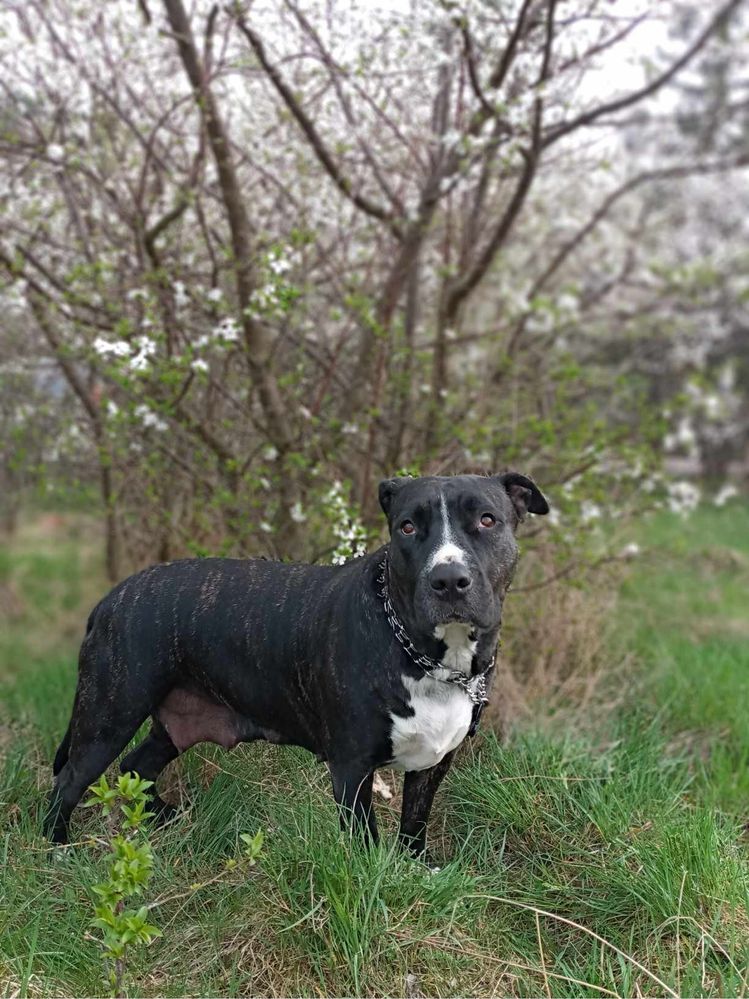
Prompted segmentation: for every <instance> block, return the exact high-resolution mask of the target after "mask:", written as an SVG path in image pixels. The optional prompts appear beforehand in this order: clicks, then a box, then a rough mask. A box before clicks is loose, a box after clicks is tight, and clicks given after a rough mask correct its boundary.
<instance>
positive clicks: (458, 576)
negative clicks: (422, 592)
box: [429, 562, 471, 597]
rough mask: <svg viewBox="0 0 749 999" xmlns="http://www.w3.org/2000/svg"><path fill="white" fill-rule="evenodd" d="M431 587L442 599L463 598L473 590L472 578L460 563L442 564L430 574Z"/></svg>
mask: <svg viewBox="0 0 749 999" xmlns="http://www.w3.org/2000/svg"><path fill="white" fill-rule="evenodd" d="M429 585H430V586H431V587H432V589H433V590H434V591H435V593H438V594H439V595H440V596H441V597H462V596H463V594H464V593H467V592H468V590H470V588H471V577H470V576H469V575H468V569H466V567H465V566H464V565H462V564H461V563H460V562H442V563H441V564H440V565H436V566H435V567H434V568H433V569H432V571H431V572H430V573H429Z"/></svg>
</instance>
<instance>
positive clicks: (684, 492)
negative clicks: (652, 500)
mask: <svg viewBox="0 0 749 999" xmlns="http://www.w3.org/2000/svg"><path fill="white" fill-rule="evenodd" d="M699 502H700V490H699V488H698V487H697V486H696V485H694V483H693V482H686V481H681V482H671V483H669V485H668V499H667V503H668V508H669V510H671V512H672V513H679V514H681V515H682V516H687V515H688V514H690V513H691V512H692V511H693V510H694V509H696V507H697V505H698V503H699Z"/></svg>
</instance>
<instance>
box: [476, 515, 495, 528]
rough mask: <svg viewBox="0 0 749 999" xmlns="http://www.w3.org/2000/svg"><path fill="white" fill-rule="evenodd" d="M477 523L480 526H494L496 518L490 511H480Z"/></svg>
mask: <svg viewBox="0 0 749 999" xmlns="http://www.w3.org/2000/svg"><path fill="white" fill-rule="evenodd" d="M479 523H480V524H481V526H482V527H494V525H495V524H496V523H497V518H496V517H495V516H494V514H492V513H482V514H481V520H480V521H479Z"/></svg>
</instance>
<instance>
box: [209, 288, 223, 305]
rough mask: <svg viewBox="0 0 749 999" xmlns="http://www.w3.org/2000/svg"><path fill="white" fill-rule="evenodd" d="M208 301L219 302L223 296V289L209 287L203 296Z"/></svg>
mask: <svg viewBox="0 0 749 999" xmlns="http://www.w3.org/2000/svg"><path fill="white" fill-rule="evenodd" d="M205 297H206V298H207V299H208V301H209V302H220V301H221V299H222V298H223V297H224V293H223V291H221V289H220V288H211V290H210V291H207V292H206V296H205Z"/></svg>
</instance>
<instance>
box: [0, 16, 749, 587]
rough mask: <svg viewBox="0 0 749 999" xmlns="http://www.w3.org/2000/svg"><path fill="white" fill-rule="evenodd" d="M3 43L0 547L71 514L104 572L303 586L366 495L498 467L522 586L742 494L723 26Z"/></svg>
mask: <svg viewBox="0 0 749 999" xmlns="http://www.w3.org/2000/svg"><path fill="white" fill-rule="evenodd" d="M0 23H1V25H2V32H1V34H0V65H2V77H3V86H2V92H1V93H0V157H1V158H2V163H3V170H2V179H0V204H1V205H2V217H3V225H2V235H1V236H0V303H1V305H2V319H0V324H1V325H0V382H1V384H2V396H1V400H2V401H1V402H0V426H2V438H1V439H2V448H3V452H4V454H3V463H2V471H1V472H0V474H1V475H2V482H1V483H0V504H1V505H2V521H3V525H4V528H5V530H6V531H8V532H12V530H13V528H14V524H15V522H16V520H17V517H18V514H19V511H21V510H22V509H23V508H24V506H25V505H32V506H35V507H39V506H41V507H44V508H47V509H56V510H59V509H62V508H68V509H69V508H73V509H80V508H84V509H85V510H87V511H92V510H97V511H100V512H101V519H102V522H103V523H104V524H105V531H104V538H105V540H104V548H105V552H106V565H107V571H108V575H109V577H110V578H111V579H112V580H114V579H116V578H119V577H121V576H122V575H124V574H125V573H126V572H127V571H129V570H132V569H134V568H137V567H139V566H141V565H143V564H145V563H147V562H149V561H153V560H155V559H168V558H171V557H175V556H179V555H181V554H190V553H193V554H203V553H213V554H220V553H234V554H249V553H264V554H268V555H271V556H276V557H284V558H287V557H290V558H297V559H312V560H317V559H330V558H331V557H334V556H335V557H341V556H342V555H345V554H346V553H347V547H348V549H349V550H350V551H353V550H355V548H356V546H357V545H358V546H359V547H361V545H362V544H366V543H370V544H372V543H374V542H375V541H376V540H377V538H378V537H379V536H380V534H381V529H382V528H381V523H380V521H381V518H380V516H379V513H378V510H377V506H376V499H375V496H376V484H377V481H378V479H379V478H380V477H382V476H384V475H392V474H393V473H394V472H397V471H399V470H400V471H404V472H410V473H415V474H420V473H421V474H434V473H437V474H442V473H452V472H460V471H479V472H484V471H491V472H495V471H499V470H502V469H504V468H507V467H513V468H517V469H518V470H520V471H523V472H525V473H528V474H532V475H533V476H534V477H535V478H536V479H537V481H538V482H539V484H540V485H541V486H542V488H543V489H544V490H545V491H546V492H547V493H548V494H549V496H550V499H551V502H552V506H553V514H552V516H551V517H550V518H548V522H547V523H544V524H543V525H541V523H540V522H539V523H537V524H534V525H532V527H531V529H530V530H529V531H527V532H526V542H525V547H526V550H527V551H528V552H529V553H532V557H529V558H527V559H526V560H525V563H524V568H523V573H524V577H523V579H522V580H521V581H520V583H521V585H525V586H532V587H536V586H538V585H539V584H542V583H544V581H546V580H548V579H556V578H558V577H559V574H560V573H561V574H562V575H563V577H564V578H569V579H570V580H571V581H573V582H574V581H576V580H578V579H579V578H581V576H582V574H583V573H584V571H586V570H588V569H590V567H591V566H597V565H600V564H602V563H608V562H609V561H610V560H612V559H614V558H617V557H619V556H621V555H623V554H624V555H626V554H630V555H632V554H634V551H633V550H629V551H624V552H623V551H622V550H621V547H620V539H619V536H618V535H617V533H616V531H615V530H612V527H611V525H612V523H613V524H616V523H620V522H624V521H625V520H626V519H627V518H629V517H630V516H631V515H632V514H635V513H639V512H642V511H643V510H647V509H652V508H654V507H657V506H659V505H663V504H664V503H666V504H669V505H670V506H671V507H672V508H674V509H678V510H683V511H687V510H689V509H691V508H692V507H693V506H694V505H695V504H696V503H697V501H698V499H699V496H700V491H699V490H700V488H701V487H704V488H705V489H706V490H707V498H708V499H710V500H713V499H717V500H718V502H723V501H724V500H725V499H726V498H727V497H728V496H729V495H730V494H731V492H732V491H733V490H734V489H735V488H736V486H737V485H738V486H739V487H740V485H741V483H742V482H744V481H745V480H746V476H747V466H748V462H749V458H748V444H749V402H748V400H749V347H748V346H747V343H748V339H747V329H746V302H747V296H748V295H749V277H748V276H747V250H746V230H747V222H746V219H747V207H748V206H747V200H748V196H747V189H746V184H745V173H744V168H745V167H746V165H747V163H749V159H748V157H749V130H748V125H749V115H748V111H749V101H747V77H746V71H745V67H746V64H747V59H746V56H747V46H748V44H749V43H748V42H747V24H749V22H748V21H747V18H746V13H745V10H744V9H743V5H742V3H741V2H740V0H730V2H724V3H708V4H704V3H701V4H698V3H689V2H670V0H665V2H663V3H659V4H657V5H653V4H650V3H638V2H636V0H627V2H620V3H616V4H612V3H608V2H606V3H604V2H602V0H585V2H583V0H502V2H497V3H488V2H482V0H469V2H466V3H462V4H461V3H448V2H434V0H429V2H425V3H419V4H409V3H406V2H403V3H395V2H393V3H387V4H385V5H382V6H377V7H375V6H373V5H370V4H364V5H357V4H353V3H346V2H339V0H331V2H327V3H324V4H323V3H317V2H305V3H304V4H298V3H296V2H294V0H285V2H284V3H281V4H271V3H262V2H255V3H251V4H243V3H237V4H235V5H229V6H228V7H227V8H223V7H219V6H218V5H213V6H212V5H211V4H209V3H204V2H202V0H198V2H196V3H193V4H192V5H191V6H190V8H189V10H188V9H186V8H185V6H184V4H183V3H182V2H181V0H164V3H163V4H162V3H156V2H155V0H149V2H146V0H142V2H141V3H140V4H139V5H129V4H111V5H105V6H102V5H94V4H86V3H73V4H71V3H68V2H62V0H59V2H58V0H50V2H46V0H45V2H41V0H39V2H36V0H32V2H29V3H24V4H14V3H11V4H9V5H7V6H6V8H5V10H4V12H3V14H2V21H1V22H0ZM664 459H665V466H664ZM604 523H605V524H606V525H607V526H606V528H605V530H604V529H602V528H601V526H600V525H602V524H604ZM617 546H619V547H617Z"/></svg>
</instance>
